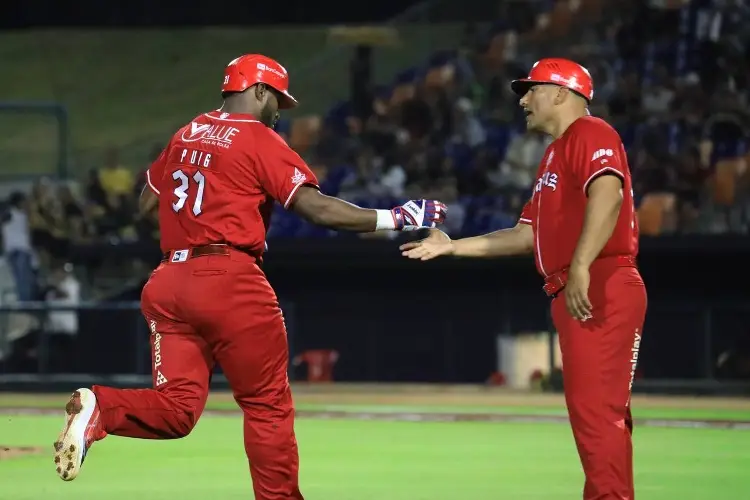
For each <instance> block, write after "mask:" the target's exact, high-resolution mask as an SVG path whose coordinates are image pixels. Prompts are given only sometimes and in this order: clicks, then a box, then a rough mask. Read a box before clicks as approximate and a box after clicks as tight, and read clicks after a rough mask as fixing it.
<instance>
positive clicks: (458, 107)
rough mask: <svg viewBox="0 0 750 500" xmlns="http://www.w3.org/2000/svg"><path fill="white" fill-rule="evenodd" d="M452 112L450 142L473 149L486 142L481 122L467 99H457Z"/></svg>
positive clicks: (485, 134)
mask: <svg viewBox="0 0 750 500" xmlns="http://www.w3.org/2000/svg"><path fill="white" fill-rule="evenodd" d="M453 109H454V112H453V127H452V128H453V130H452V137H451V140H452V141H453V142H455V143H461V144H465V145H467V146H469V147H470V148H472V149H474V148H476V147H477V146H479V145H480V144H484V142H485V141H486V140H487V133H486V132H485V130H484V127H483V126H482V122H481V121H479V118H477V116H476V112H475V110H474V104H473V103H472V102H471V100H470V99H469V98H468V97H461V98H459V99H458V100H457V101H456V103H455V105H454V107H453Z"/></svg>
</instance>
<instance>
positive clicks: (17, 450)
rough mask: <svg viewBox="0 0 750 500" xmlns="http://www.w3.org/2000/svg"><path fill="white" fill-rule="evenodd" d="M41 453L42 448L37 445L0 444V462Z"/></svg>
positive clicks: (42, 451)
mask: <svg viewBox="0 0 750 500" xmlns="http://www.w3.org/2000/svg"><path fill="white" fill-rule="evenodd" d="M42 453H44V450H43V449H42V448H40V447H38V446H5V445H2V444H0V462H2V461H3V460H13V459H14V458H21V457H25V456H28V455H40V454H42Z"/></svg>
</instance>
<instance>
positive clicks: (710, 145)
mask: <svg viewBox="0 0 750 500" xmlns="http://www.w3.org/2000/svg"><path fill="white" fill-rule="evenodd" d="M747 139H748V114H747V113H746V112H744V110H743V103H742V100H741V99H740V96H739V94H737V93H735V92H731V91H725V92H722V93H720V94H718V95H717V97H716V98H715V104H714V111H713V112H712V113H711V114H710V116H709V117H708V120H706V122H705V125H704V128H703V140H702V142H701V155H702V158H703V161H704V163H710V164H714V163H716V162H717V161H719V160H723V159H726V158H729V159H733V158H739V157H741V156H744V155H745V153H746V152H747Z"/></svg>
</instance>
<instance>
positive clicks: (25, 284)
mask: <svg viewBox="0 0 750 500" xmlns="http://www.w3.org/2000/svg"><path fill="white" fill-rule="evenodd" d="M26 202H27V200H26V196H25V195H24V194H23V193H20V192H14V193H13V194H11V195H10V199H9V201H8V207H7V208H6V210H5V211H4V213H3V214H2V221H3V222H2V224H3V229H2V231H3V254H4V255H5V258H6V260H7V262H8V264H9V266H10V270H11V273H12V274H13V279H14V280H15V282H16V283H15V284H16V296H17V298H18V300H19V301H21V302H26V301H30V300H34V298H35V297H34V289H35V286H34V285H35V277H34V269H33V260H34V255H33V249H32V247H31V231H30V229H29V218H28V215H27V206H26Z"/></svg>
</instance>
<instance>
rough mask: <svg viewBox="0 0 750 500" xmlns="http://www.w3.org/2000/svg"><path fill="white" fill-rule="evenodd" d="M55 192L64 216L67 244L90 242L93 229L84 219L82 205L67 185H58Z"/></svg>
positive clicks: (86, 219) (84, 214) (85, 218)
mask: <svg viewBox="0 0 750 500" xmlns="http://www.w3.org/2000/svg"><path fill="white" fill-rule="evenodd" d="M57 192H58V195H57V196H58V199H59V200H60V204H61V206H62V210H63V214H64V216H65V228H66V235H65V236H66V239H67V240H68V242H69V244H78V243H84V242H88V241H90V240H91V237H92V236H93V228H92V226H91V224H90V222H89V220H88V218H87V217H86V213H85V212H84V208H83V205H82V204H81V203H80V202H79V201H78V199H77V198H76V196H75V195H74V194H73V191H72V190H71V188H70V186H69V185H68V184H62V185H60V187H59V188H58V191H57Z"/></svg>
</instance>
